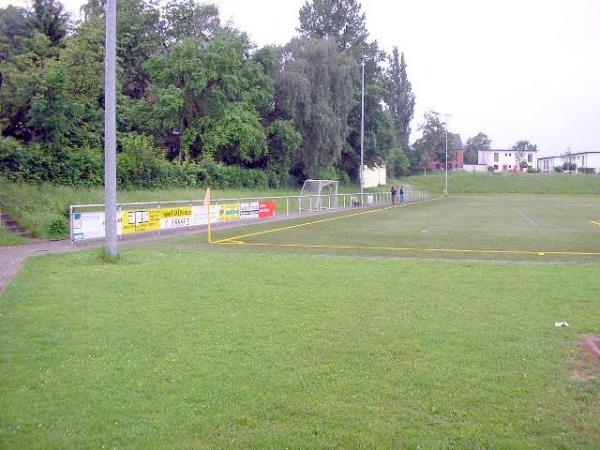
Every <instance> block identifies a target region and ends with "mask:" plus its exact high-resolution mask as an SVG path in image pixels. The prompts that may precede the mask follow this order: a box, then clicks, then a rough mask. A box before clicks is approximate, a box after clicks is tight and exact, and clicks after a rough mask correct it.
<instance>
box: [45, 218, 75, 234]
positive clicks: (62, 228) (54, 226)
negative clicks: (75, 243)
mask: <svg viewBox="0 0 600 450" xmlns="http://www.w3.org/2000/svg"><path fill="white" fill-rule="evenodd" d="M68 233H69V221H68V220H67V219H66V218H65V217H62V216H59V217H57V218H56V219H54V220H53V221H52V222H50V223H49V224H48V226H47V228H46V234H47V235H48V236H49V237H51V238H62V237H63V236H66V235H67V234H68Z"/></svg>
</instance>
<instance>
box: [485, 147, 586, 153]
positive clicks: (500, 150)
mask: <svg viewBox="0 0 600 450" xmlns="http://www.w3.org/2000/svg"><path fill="white" fill-rule="evenodd" d="M479 151H480V152H514V150H513V149H512V148H504V149H502V148H490V149H487V150H479ZM525 151H526V152H539V150H538V149H537V148H536V149H535V150H525ZM573 154H575V153H573Z"/></svg>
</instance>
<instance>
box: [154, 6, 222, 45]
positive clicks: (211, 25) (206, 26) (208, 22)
mask: <svg viewBox="0 0 600 450" xmlns="http://www.w3.org/2000/svg"><path fill="white" fill-rule="evenodd" d="M163 16H164V19H165V22H166V26H165V35H166V38H167V41H168V42H175V41H181V40H184V39H188V38H195V39H201V40H204V41H208V40H209V39H210V38H211V37H212V36H213V35H214V34H215V32H216V31H217V30H218V29H219V26H220V21H219V9H218V8H217V7H216V6H215V5H210V4H208V5H203V4H200V3H197V2H196V1H195V0H171V1H170V2H168V3H167V4H166V5H165V7H164V9H163Z"/></svg>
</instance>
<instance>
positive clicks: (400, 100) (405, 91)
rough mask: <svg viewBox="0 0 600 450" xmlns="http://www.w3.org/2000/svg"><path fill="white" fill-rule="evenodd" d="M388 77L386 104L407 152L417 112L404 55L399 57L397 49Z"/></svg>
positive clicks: (399, 138)
mask: <svg viewBox="0 0 600 450" xmlns="http://www.w3.org/2000/svg"><path fill="white" fill-rule="evenodd" d="M387 77H388V78H387V83H386V87H387V89H386V93H385V102H386V103H387V105H388V107H389V108H390V112H391V113H392V117H393V118H394V131H395V133H396V137H397V139H398V142H399V143H400V145H402V147H403V148H404V149H405V150H406V149H408V147H409V139H410V131H411V130H410V121H411V120H412V118H413V114H414V110H415V96H414V94H413V92H412V85H411V83H410V81H408V75H407V74H406V61H405V60H404V53H402V54H401V56H398V48H397V47H394V50H393V52H392V56H391V57H390V58H389V69H388V73H387Z"/></svg>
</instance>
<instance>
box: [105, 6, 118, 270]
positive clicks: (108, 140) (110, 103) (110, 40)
mask: <svg viewBox="0 0 600 450" xmlns="http://www.w3.org/2000/svg"><path fill="white" fill-rule="evenodd" d="M116 40H117V0H107V1H106V41H105V45H106V53H105V54H106V56H105V60H104V230H105V237H106V253H107V254H108V256H110V257H112V258H114V257H116V256H117V253H118V250H117V164H116V159H117V156H116V152H117V136H116V124H117V95H116V59H117V50H116V49H117V46H116Z"/></svg>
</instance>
